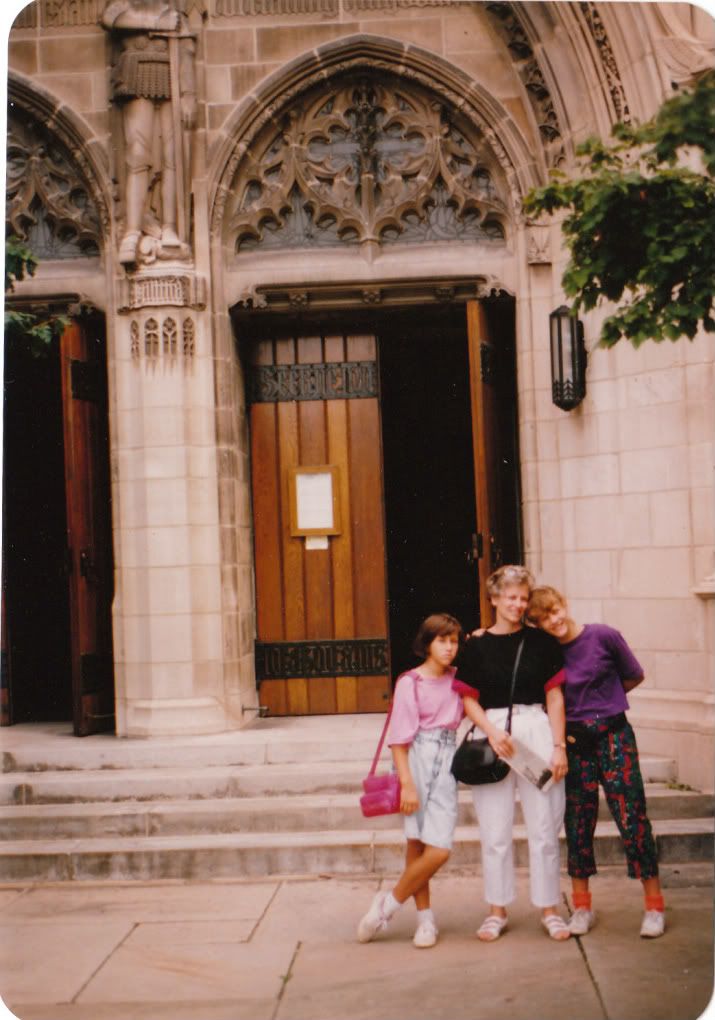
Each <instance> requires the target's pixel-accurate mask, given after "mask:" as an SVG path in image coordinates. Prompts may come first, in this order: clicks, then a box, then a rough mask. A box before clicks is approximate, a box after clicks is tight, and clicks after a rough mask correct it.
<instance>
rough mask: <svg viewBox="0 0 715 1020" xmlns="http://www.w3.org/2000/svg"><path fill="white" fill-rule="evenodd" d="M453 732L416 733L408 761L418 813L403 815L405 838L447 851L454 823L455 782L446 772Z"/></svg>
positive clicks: (437, 730) (455, 807) (448, 769)
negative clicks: (418, 801) (417, 840)
mask: <svg viewBox="0 0 715 1020" xmlns="http://www.w3.org/2000/svg"><path fill="white" fill-rule="evenodd" d="M455 747H456V731H455V730H447V729H441V728H440V729H434V730H419V731H418V733H417V735H416V736H415V738H414V740H413V741H412V743H411V744H410V750H409V755H408V761H409V766H410V772H411V773H412V778H413V779H414V781H415V786H416V787H417V796H418V797H419V800H420V806H419V810H418V811H416V812H415V813H414V814H413V815H405V837H406V838H407V839H419V840H420V841H421V842H422V843H426V844H428V845H429V846H437V847H440V848H441V849H443V850H451V849H452V842H453V840H454V829H455V826H456V824H457V781H456V779H455V778H454V776H453V775H452V773H451V772H450V767H451V765H452V758H453V757H454V751H455Z"/></svg>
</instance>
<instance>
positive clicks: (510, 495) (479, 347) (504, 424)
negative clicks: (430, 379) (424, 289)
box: [467, 301, 522, 627]
mask: <svg viewBox="0 0 715 1020" xmlns="http://www.w3.org/2000/svg"><path fill="white" fill-rule="evenodd" d="M467 338H468V346H469V374H470V385H471V401H472V436H473V443H474V484H475V489H476V504H477V529H478V530H477V534H476V536H475V542H474V553H473V555H474V558H475V559H476V561H477V567H478V573H479V609H480V621H481V626H483V627H488V626H490V625H491V623H492V620H493V609H492V606H491V602H490V600H489V596H488V595H487V589H486V580H487V578H488V577H489V575H490V574H491V573H492V571H494V570H496V569H497V568H498V567H500V566H502V564H504V563H518V562H520V561H521V556H522V543H521V520H520V506H519V503H520V499H519V464H518V460H519V458H518V438H517V413H516V374H515V363H514V328H513V304H512V303H511V302H508V303H502V304H501V305H500V304H497V303H493V304H491V305H490V304H488V303H486V302H483V301H469V302H467Z"/></svg>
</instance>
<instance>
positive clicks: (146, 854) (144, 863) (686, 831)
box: [0, 818, 713, 882]
mask: <svg viewBox="0 0 715 1020" xmlns="http://www.w3.org/2000/svg"><path fill="white" fill-rule="evenodd" d="M654 829H655V832H656V836H657V839H658V844H659V852H660V859H661V861H662V862H663V863H664V864H665V863H674V862H677V863H687V862H690V861H706V860H708V861H709V860H712V857H713V820H712V818H691V819H676V820H673V819H662V820H660V821H657V822H655V823H654ZM514 839H515V861H516V863H517V865H519V866H524V865H526V864H527V863H528V847H527V843H526V833H525V828H524V826H523V825H516V826H515V829H514ZM596 841H597V847H596V853H597V859H598V861H599V863H601V864H604V865H605V864H616V863H622V862H623V849H622V846H621V841H620V837H619V835H618V832H617V829H616V826H615V824H614V823H613V822H608V821H603V822H599V823H598V826H597V830H596ZM564 850H565V847H564V840H563V837H562V854H563V853H564ZM403 857H404V839H403V835H402V832H401V831H400V830H399V829H386V830H382V829H377V828H375V827H372V826H369V827H368V826H367V825H366V827H365V828H362V829H357V830H346V831H341V832H334V831H330V832H326V831H317V832H282V833H230V834H229V833H214V834H206V833H204V834H200V835H198V834H197V835H183V836H143V837H127V838H122V839H116V838H107V837H101V838H99V837H98V838H92V839H77V840H18V841H10V842H7V843H4V844H3V845H2V846H0V881H4V882H14V881H22V882H28V881H60V882H61V881H77V880H98V879H100V880H101V879H104V880H112V881H121V880H125V879H132V880H134V879H141V880H153V879H160V878H175V879H206V878H209V877H210V878H212V879H215V878H234V877H236V876H237V875H240V876H241V877H257V876H269V875H270V876H280V875H292V876H295V875H313V876H315V875H320V874H326V875H333V874H343V875H344V874H360V875H365V874H370V873H375V874H380V873H384V872H398V871H399V870H400V868H401V865H402V861H403ZM479 864H480V845H479V830H478V829H477V827H476V826H472V825H469V826H460V827H459V828H458V829H457V833H456V839H455V846H454V851H453V853H452V856H451V858H450V860H449V862H448V864H447V868H449V869H450V870H464V869H470V870H478V868H479Z"/></svg>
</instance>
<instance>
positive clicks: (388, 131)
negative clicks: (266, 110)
mask: <svg viewBox="0 0 715 1020" xmlns="http://www.w3.org/2000/svg"><path fill="white" fill-rule="evenodd" d="M495 170H496V174H495ZM235 171H236V177H237V179H238V181H239V183H238V185H236V184H234V193H233V201H232V205H233V209H232V216H231V218H230V220H229V226H228V229H229V231H230V232H231V234H232V236H235V239H236V246H237V248H238V249H241V248H246V247H255V246H257V245H260V244H264V245H265V246H266V247H293V246H300V247H311V246H316V245H321V244H339V243H348V244H350V243H353V244H360V243H365V242H370V243H373V244H386V243H395V242H399V241H400V240H409V241H415V240H438V239H439V240H441V239H449V240H472V241H474V240H481V241H485V240H492V241H494V240H496V241H500V242H503V240H504V226H503V224H504V222H505V221H506V219H507V203H506V201H505V199H504V197H503V194H502V190H503V189H502V186H501V184H500V175H499V166H498V163H497V161H496V159H495V158H494V155H493V153H492V151H491V149H490V146H488V145H487V144H486V141H485V138H484V137H483V135H482V134H481V133H480V132H479V131H478V130H476V129H472V131H471V132H469V136H468V132H466V131H463V130H461V128H460V126H459V125H458V124H457V122H456V120H455V118H454V117H453V116H452V115H451V114H450V113H448V111H447V110H446V107H445V106H444V105H442V104H440V103H439V102H436V101H435V98H434V97H433V96H430V95H428V94H425V93H423V92H422V91H421V90H419V89H417V88H413V87H410V88H408V87H406V86H405V84H404V82H398V81H397V80H396V79H394V78H391V77H390V78H388V77H386V76H381V77H380V80H379V81H378V80H376V78H368V77H367V76H366V75H364V74H363V75H351V76H349V77H347V78H343V80H342V81H338V82H337V83H335V84H333V86H332V88H330V89H329V90H326V89H325V88H323V89H322V90H320V92H319V93H317V94H316V93H315V92H314V93H313V94H312V95H311V96H310V97H308V98H306V99H305V100H303V101H302V102H301V101H299V102H297V103H295V104H294V105H293V107H292V108H290V109H289V110H288V112H287V113H284V114H283V116H282V120H281V127H280V129H279V130H278V131H277V132H276V131H275V130H274V131H273V133H272V134H268V133H265V134H264V137H263V141H262V143H260V144H259V145H251V147H250V151H248V152H245V154H244V156H243V160H242V161H241V159H240V157H238V158H237V160H236V164H235Z"/></svg>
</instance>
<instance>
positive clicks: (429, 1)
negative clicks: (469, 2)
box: [343, 0, 463, 13]
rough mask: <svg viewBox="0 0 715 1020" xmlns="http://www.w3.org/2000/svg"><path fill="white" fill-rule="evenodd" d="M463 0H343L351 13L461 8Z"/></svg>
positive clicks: (344, 7)
mask: <svg viewBox="0 0 715 1020" xmlns="http://www.w3.org/2000/svg"><path fill="white" fill-rule="evenodd" d="M462 3H463V0H343V9H344V10H345V11H347V12H349V13H352V12H353V11H355V12H369V11H398V10H400V9H401V8H404V7H461V6H462Z"/></svg>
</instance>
